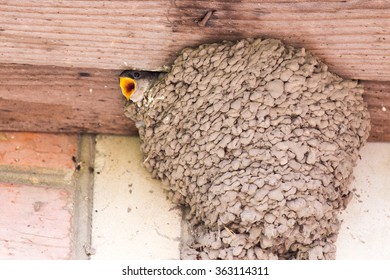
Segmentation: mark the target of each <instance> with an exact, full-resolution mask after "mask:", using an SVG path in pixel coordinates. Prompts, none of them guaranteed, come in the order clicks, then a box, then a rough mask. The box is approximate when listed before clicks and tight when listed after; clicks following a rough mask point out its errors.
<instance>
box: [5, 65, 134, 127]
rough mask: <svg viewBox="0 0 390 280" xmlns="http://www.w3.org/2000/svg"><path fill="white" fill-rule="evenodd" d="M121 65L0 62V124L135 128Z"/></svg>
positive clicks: (12, 125) (7, 125)
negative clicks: (125, 112) (126, 114)
mask: <svg viewBox="0 0 390 280" xmlns="http://www.w3.org/2000/svg"><path fill="white" fill-rule="evenodd" d="M118 75H119V72H118V71H113V70H96V69H81V68H65V67H53V66H49V67H48V66H25V65H16V64H15V65H13V64H5V65H4V64H3V65H0V85H1V87H0V120H1V121H0V130H3V131H35V132H76V133H81V132H83V133H111V134H136V129H135V127H134V125H133V124H132V123H131V122H130V121H129V119H127V118H125V117H124V115H123V111H122V108H123V102H124V101H123V99H122V95H121V93H120V88H119V85H118Z"/></svg>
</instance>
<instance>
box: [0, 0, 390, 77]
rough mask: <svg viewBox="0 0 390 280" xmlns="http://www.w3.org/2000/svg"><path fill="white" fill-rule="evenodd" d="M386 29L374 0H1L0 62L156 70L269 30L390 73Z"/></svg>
mask: <svg viewBox="0 0 390 280" xmlns="http://www.w3.org/2000/svg"><path fill="white" fill-rule="evenodd" d="M210 11H212V14H211V15H210V17H209V19H208V20H206V21H202V19H205V16H206V15H207V14H208V13H209V12H210ZM199 23H200V24H199ZM389 30H390V1H379V0H375V1H364V0H347V1H335V0H334V1H301V0H297V1H292V0H290V1H286V0H284V1H281V0H274V1H258V0H240V1H226V0H225V1H223V0H214V1H206V0H202V1H190V0H170V1H168V0H147V1H138V0H137V1H136V0H129V1H119V0H114V1H98V0H81V1H73V0H64V1H54V0H28V1H27V0H0V63H18V64H32V65H54V66H64V67H79V68H99V69H125V68H126V69H128V68H133V69H143V70H159V69H162V67H163V66H164V65H167V64H170V63H171V62H172V61H173V59H174V57H176V56H177V53H178V52H179V51H180V50H181V49H182V48H183V47H186V46H195V45H198V44H201V43H205V42H215V41H220V40H223V39H231V40H234V39H238V38H242V37H274V38H279V39H282V40H283V41H285V42H286V43H288V44H291V45H294V46H297V47H305V48H306V49H308V50H310V51H312V52H313V53H314V54H316V55H317V56H319V57H320V58H322V59H323V60H324V61H325V62H326V63H327V64H328V65H330V68H331V70H332V71H334V72H336V73H338V74H339V75H341V76H344V77H349V78H354V79H362V80H381V81H390V33H389Z"/></svg>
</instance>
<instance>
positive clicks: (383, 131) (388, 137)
mask: <svg viewBox="0 0 390 280" xmlns="http://www.w3.org/2000/svg"><path fill="white" fill-rule="evenodd" d="M361 83H362V84H363V86H364V88H365V94H364V99H365V101H366V102H367V104H368V110H369V111H370V117H371V133H370V139H369V140H370V141H372V142H389V141H390V82H375V81H364V82H361Z"/></svg>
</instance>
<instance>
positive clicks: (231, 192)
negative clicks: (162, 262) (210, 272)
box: [126, 39, 370, 259]
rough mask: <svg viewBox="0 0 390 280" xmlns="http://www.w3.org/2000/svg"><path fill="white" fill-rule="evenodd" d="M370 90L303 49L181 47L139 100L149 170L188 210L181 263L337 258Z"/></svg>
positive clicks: (250, 43) (273, 43)
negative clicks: (364, 95)
mask: <svg viewBox="0 0 390 280" xmlns="http://www.w3.org/2000/svg"><path fill="white" fill-rule="evenodd" d="M362 93H363V89H362V88H361V87H360V86H359V85H358V84H357V82H355V81H351V80H345V79H342V78H340V77H338V76H337V75H335V74H332V73H330V72H329V71H328V67H327V66H326V65H325V64H323V63H322V62H321V61H319V60H318V59H317V58H316V57H314V56H313V55H312V54H310V53H309V52H306V51H305V50H304V49H296V48H293V47H290V46H286V45H284V44H283V43H282V42H281V41H279V40H272V39H267V40H262V39H245V40H241V41H236V42H223V43H218V44H206V45H201V46H199V47H197V48H194V49H189V48H187V49H184V50H183V51H182V52H181V54H180V55H179V56H178V58H177V59H176V61H175V62H174V64H173V65H172V68H171V70H170V72H169V73H167V75H166V76H165V77H164V78H163V79H161V80H160V81H158V82H157V83H156V84H155V85H154V87H153V88H152V89H151V90H150V91H149V92H148V93H146V95H145V97H144V99H143V100H142V102H141V103H138V104H132V105H129V106H128V107H127V108H126V114H127V116H128V117H130V118H131V119H133V120H135V121H136V125H137V127H138V129H139V134H140V137H141V141H142V151H143V152H144V155H145V161H144V164H145V166H146V167H147V169H148V170H149V171H150V172H151V173H152V174H153V176H154V177H155V178H158V179H160V180H161V181H162V182H163V183H164V185H165V186H166V188H167V191H168V195H169V198H170V199H171V200H172V201H174V202H175V203H177V204H179V205H183V206H186V207H187V208H188V213H187V215H186V220H187V221H188V224H189V229H190V237H189V238H187V239H186V240H185V242H184V244H183V248H182V258H184V259H188V258H190V259H333V258H335V251H336V248H335V241H336V238H337V234H338V231H339V227H340V221H339V219H338V217H337V216H338V214H339V213H340V211H341V210H343V209H344V208H345V207H346V205H347V203H348V202H349V200H350V198H351V191H350V189H349V185H350V183H351V180H352V179H353V176H352V170H353V167H354V166H355V162H356V160H357V158H358V150H359V148H360V147H361V146H362V144H364V143H365V142H366V140H367V137H368V133H369V129H370V124H369V114H368V112H367V109H366V106H365V104H364V102H363V99H362Z"/></svg>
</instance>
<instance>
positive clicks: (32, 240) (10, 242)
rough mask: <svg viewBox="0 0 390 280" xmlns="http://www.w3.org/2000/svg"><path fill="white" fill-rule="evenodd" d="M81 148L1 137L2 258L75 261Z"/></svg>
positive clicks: (68, 142)
mask: <svg viewBox="0 0 390 280" xmlns="http://www.w3.org/2000/svg"><path fill="white" fill-rule="evenodd" d="M77 143H78V138H77V136H75V135H53V134H38V133H4V132H3V133H0V213H1V214H0V259H71V258H74V255H75V254H74V250H73V245H74V244H73V243H74V238H73V236H74V230H73V224H74V206H75V201H76V200H75V191H76V184H75V178H74V174H75V161H76V159H77V152H78V151H77Z"/></svg>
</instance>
